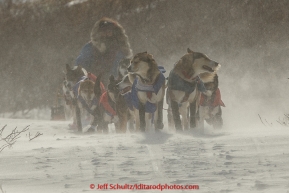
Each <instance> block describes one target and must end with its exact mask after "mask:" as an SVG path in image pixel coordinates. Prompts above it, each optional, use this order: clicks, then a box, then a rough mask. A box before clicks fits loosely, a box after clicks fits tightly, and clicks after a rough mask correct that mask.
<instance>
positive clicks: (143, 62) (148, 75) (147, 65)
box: [128, 52, 165, 131]
mask: <svg viewBox="0 0 289 193" xmlns="http://www.w3.org/2000/svg"><path fill="white" fill-rule="evenodd" d="M128 73H129V79H130V81H131V82H132V83H133V81H134V79H135V78H136V77H137V78H138V79H139V81H141V83H142V84H144V85H154V84H155V82H156V81H157V79H158V77H159V76H160V75H161V72H160V71H159V69H158V65H157V63H156V61H155V59H154V58H153V56H152V55H151V54H148V53H147V52H143V53H138V54H136V55H135V56H134V57H133V59H132V60H131V64H130V66H129V67H128ZM164 95H165V82H164V83H163V84H162V86H161V88H160V90H159V91H158V92H157V93H154V92H153V93H152V96H151V97H150V98H149V97H148V96H147V93H146V92H143V91H138V92H137V97H138V99H139V109H136V119H137V120H138V121H137V122H139V123H140V130H141V131H149V130H150V129H151V126H152V125H151V119H152V116H151V113H147V112H145V104H146V102H150V103H152V104H155V105H156V108H157V109H156V112H155V113H154V127H155V130H156V131H158V130H159V129H162V128H163V113H162V111H163V99H164ZM137 129H138V128H137Z"/></svg>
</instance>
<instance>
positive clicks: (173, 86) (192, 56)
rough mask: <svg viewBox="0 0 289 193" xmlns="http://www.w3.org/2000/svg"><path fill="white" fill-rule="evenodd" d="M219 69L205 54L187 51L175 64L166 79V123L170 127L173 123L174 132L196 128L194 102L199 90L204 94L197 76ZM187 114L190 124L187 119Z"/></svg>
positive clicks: (217, 64)
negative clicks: (167, 107) (167, 105)
mask: <svg viewBox="0 0 289 193" xmlns="http://www.w3.org/2000/svg"><path fill="white" fill-rule="evenodd" d="M219 67H220V64H219V63H217V62H215V61H213V60H211V59H209V58H208V57H207V56H206V55H205V54H202V53H198V52H193V51H191V50H190V49H189V48H188V49H187V53H186V54H185V55H184V56H182V57H181V59H180V60H179V61H178V62H177V63H176V64H175V66H174V68H173V70H172V71H171V72H170V75H169V78H168V84H167V85H168V89H167V97H168V104H169V110H168V122H169V126H170V127H171V126H172V125H173V123H174V125H175V128H176V130H182V129H188V128H189V127H191V128H194V127H196V111H197V105H196V101H197V99H198V96H199V90H201V91H203V92H206V91H205V89H204V85H203V83H202V81H201V80H200V78H199V77H198V75H199V74H201V73H205V72H208V73H212V72H215V71H216V70H217V69H218V68H219ZM188 109H189V112H188ZM180 114H181V115H182V123H181V119H180ZM188 114H189V115H190V116H189V117H190V123H189V121H188V119H187V118H188Z"/></svg>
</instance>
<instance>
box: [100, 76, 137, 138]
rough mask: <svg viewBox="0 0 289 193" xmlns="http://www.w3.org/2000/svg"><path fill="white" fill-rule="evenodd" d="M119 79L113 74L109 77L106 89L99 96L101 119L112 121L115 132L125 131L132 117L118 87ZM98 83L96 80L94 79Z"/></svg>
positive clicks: (131, 122)
mask: <svg viewBox="0 0 289 193" xmlns="http://www.w3.org/2000/svg"><path fill="white" fill-rule="evenodd" d="M120 82H121V80H116V79H115V78H114V76H113V75H111V76H110V77H109V84H108V87H107V91H106V92H105V93H103V94H102V96H101V97H100V107H101V108H102V112H103V115H102V117H103V120H104V121H105V122H107V123H114V125H115V130H116V132H117V133H125V132H126V130H127V123H128V121H129V123H130V124H129V126H130V128H129V129H130V130H131V127H132V124H133V117H132V116H131V114H130V111H129V107H128V105H127V102H126V100H125V98H124V96H123V95H122V92H121V90H120V89H119V87H118V83H120ZM96 84H98V81H96Z"/></svg>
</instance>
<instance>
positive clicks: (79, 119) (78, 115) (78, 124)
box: [74, 99, 82, 132]
mask: <svg viewBox="0 0 289 193" xmlns="http://www.w3.org/2000/svg"><path fill="white" fill-rule="evenodd" d="M74 100H75V101H74V103H75V115H76V126H77V130H78V131H79V132H82V124H81V113H80V108H79V106H78V103H77V101H76V100H77V99H74Z"/></svg>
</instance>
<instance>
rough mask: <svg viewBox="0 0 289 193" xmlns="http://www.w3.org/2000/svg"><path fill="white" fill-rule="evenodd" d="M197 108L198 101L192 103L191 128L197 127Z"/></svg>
mask: <svg viewBox="0 0 289 193" xmlns="http://www.w3.org/2000/svg"><path fill="white" fill-rule="evenodd" d="M196 110H197V104H196V101H194V102H192V103H191V104H190V127H191V129H193V128H196V115H197V114H196Z"/></svg>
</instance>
